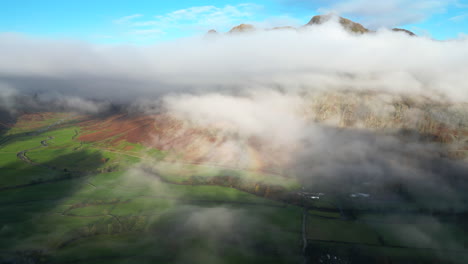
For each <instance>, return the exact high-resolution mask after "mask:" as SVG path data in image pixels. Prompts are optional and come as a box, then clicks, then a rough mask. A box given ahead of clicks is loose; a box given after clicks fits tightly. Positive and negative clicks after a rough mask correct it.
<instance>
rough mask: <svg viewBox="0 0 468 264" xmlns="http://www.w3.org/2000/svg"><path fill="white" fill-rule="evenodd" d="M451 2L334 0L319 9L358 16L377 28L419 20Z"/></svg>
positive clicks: (432, 0)
mask: <svg viewBox="0 0 468 264" xmlns="http://www.w3.org/2000/svg"><path fill="white" fill-rule="evenodd" d="M451 4H453V1H450V0H449V1H441V0H429V1H427V0H387V1H374V0H351V1H335V2H334V3H333V4H331V5H330V6H327V7H323V8H321V9H319V11H320V12H336V13H338V14H342V15H351V16H359V17H362V22H364V23H365V24H366V25H368V26H369V27H371V28H378V27H394V26H401V25H405V24H411V23H416V22H420V21H422V20H424V19H426V18H428V17H430V16H431V15H433V14H435V13H440V12H445V9H446V8H447V7H448V6H449V5H451Z"/></svg>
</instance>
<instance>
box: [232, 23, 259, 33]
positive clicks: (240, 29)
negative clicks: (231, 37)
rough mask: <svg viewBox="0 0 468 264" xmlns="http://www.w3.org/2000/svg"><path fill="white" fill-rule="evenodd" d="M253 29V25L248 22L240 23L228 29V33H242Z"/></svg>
mask: <svg viewBox="0 0 468 264" xmlns="http://www.w3.org/2000/svg"><path fill="white" fill-rule="evenodd" d="M254 30H255V27H254V26H253V25H250V24H240V25H238V26H235V27H233V28H232V29H231V30H229V33H244V32H252V31H254Z"/></svg>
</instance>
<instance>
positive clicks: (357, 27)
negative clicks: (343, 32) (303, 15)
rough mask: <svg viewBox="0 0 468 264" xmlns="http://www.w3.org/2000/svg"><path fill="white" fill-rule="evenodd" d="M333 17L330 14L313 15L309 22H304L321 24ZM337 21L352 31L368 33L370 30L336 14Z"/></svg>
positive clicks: (308, 24)
mask: <svg viewBox="0 0 468 264" xmlns="http://www.w3.org/2000/svg"><path fill="white" fill-rule="evenodd" d="M334 17H335V15H332V14H329V15H318V16H314V17H312V19H311V20H310V21H309V23H307V24H306V26H311V25H321V24H324V23H326V22H328V21H329V20H331V19H332V18H334ZM338 21H339V23H340V24H341V25H342V26H343V27H344V28H346V29H347V30H349V31H351V32H354V33H359V34H363V33H368V32H369V31H370V30H369V29H367V28H365V27H364V26H363V25H361V24H359V23H356V22H353V21H351V20H349V19H347V18H344V17H340V16H338Z"/></svg>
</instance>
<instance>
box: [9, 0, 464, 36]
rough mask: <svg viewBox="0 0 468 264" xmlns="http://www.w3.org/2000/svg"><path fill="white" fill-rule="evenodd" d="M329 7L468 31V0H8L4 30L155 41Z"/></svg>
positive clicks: (287, 19)
mask: <svg viewBox="0 0 468 264" xmlns="http://www.w3.org/2000/svg"><path fill="white" fill-rule="evenodd" d="M327 12H336V13H339V14H340V15H342V16H345V17H348V18H351V19H353V20H355V21H358V22H361V23H363V24H364V25H365V26H368V27H371V28H378V27H382V26H399V27H404V28H407V29H410V30H412V31H415V32H416V33H418V34H419V35H427V36H431V37H433V38H436V39H449V38H456V37H458V36H459V35H460V34H468V0H444V1H442V0H440V1H439V0H386V1H375V0H350V1H342V0H309V1H308V0H271V1H266V0H251V1H249V0H241V1H239V0H231V1H223V0H217V1H216V0H215V1H203V0H178V1H156V0H139V1H135V0H80V1H78V0H70V1H63V0H3V1H2V5H1V9H0V32H15V33H22V34H27V35H33V36H38V37H46V38H59V39H62V38H66V39H77V40H83V41H88V42H93V43H135V44H148V43H155V42H158V41H166V40H171V39H175V38H180V37H187V36H192V35H196V34H203V33H204V32H206V31H207V30H209V29H211V28H214V29H216V30H218V31H227V30H229V29H230V28H231V27H232V26H234V25H237V24H239V23H254V24H257V25H258V26H260V27H270V26H278V25H294V26H298V25H302V24H305V23H307V22H308V20H309V19H310V18H311V17H312V16H313V15H316V14H321V13H327Z"/></svg>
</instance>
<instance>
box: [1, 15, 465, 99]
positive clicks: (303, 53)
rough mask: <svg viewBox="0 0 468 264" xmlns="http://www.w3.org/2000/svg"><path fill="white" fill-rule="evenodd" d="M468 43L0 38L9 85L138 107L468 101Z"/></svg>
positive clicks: (315, 35)
mask: <svg viewBox="0 0 468 264" xmlns="http://www.w3.org/2000/svg"><path fill="white" fill-rule="evenodd" d="M467 42H468V40H466V39H458V40H451V41H444V42H440V41H433V40H430V39H427V38H422V37H419V38H415V37H410V36H407V35H406V34H404V33H393V32H389V31H380V32H378V33H377V34H368V35H362V36H356V35H352V34H350V33H348V32H346V31H344V30H343V29H342V28H341V27H340V26H339V25H338V24H337V23H334V22H331V23H328V24H325V25H323V26H312V27H308V28H304V29H302V30H300V31H299V32H296V31H292V30H282V31H261V32H257V33H254V34H241V35H235V36H233V35H226V36H219V37H216V38H209V39H205V38H194V39H182V40H178V41H173V42H170V43H164V44H157V45H152V46H140V47H137V46H98V45H91V44H88V43H81V42H73V41H64V40H46V39H35V38H32V37H27V36H19V35H14V34H2V35H1V36H0V55H1V57H2V60H1V62H0V81H1V82H2V83H3V85H4V86H5V85H6V86H8V87H10V89H13V90H16V91H17V92H18V93H20V94H22V93H25V92H28V93H56V94H62V95H65V96H68V95H69V96H80V97H84V98H87V99H110V100H118V101H132V100H134V99H138V98H149V97H153V98H155V97H160V96H161V95H163V94H167V93H179V92H189V93H197V92H200V91H221V92H225V91H230V92H239V91H245V90H247V91H249V90H254V89H256V88H257V87H263V88H265V87H266V88H269V89H270V88H278V89H282V90H283V91H286V92H289V91H297V90H298V89H303V90H304V89H305V90H316V89H321V90H333V89H351V90H379V91H384V92H404V93H417V94H424V95H427V96H434V95H437V96H442V97H446V98H448V99H450V100H457V101H460V100H468V95H467V94H468V93H466V91H467V89H468V88H467V85H466V82H464V80H465V76H467V75H468V68H467V63H466V60H467V58H468V48H467V47H468V45H467V44H468V43H467Z"/></svg>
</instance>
